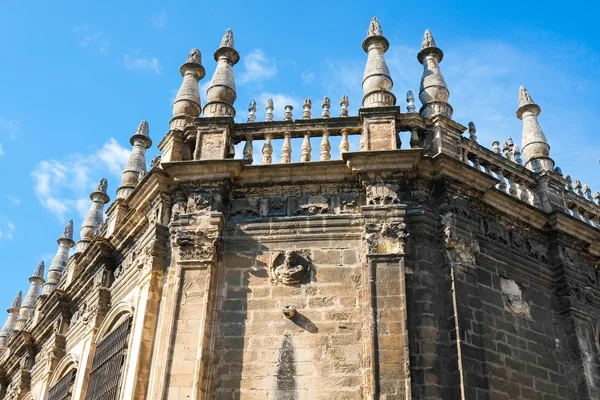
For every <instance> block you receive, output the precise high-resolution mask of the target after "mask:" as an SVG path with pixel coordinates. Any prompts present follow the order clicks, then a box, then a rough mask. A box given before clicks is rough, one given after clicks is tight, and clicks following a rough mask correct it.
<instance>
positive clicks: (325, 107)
mask: <svg viewBox="0 0 600 400" xmlns="http://www.w3.org/2000/svg"><path fill="white" fill-rule="evenodd" d="M330 107H331V101H330V100H329V97H327V96H325V97H324V98H323V105H322V108H323V111H322V112H321V118H329V117H330V116H331V114H330V112H329V108H330Z"/></svg>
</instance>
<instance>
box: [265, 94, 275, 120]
mask: <svg viewBox="0 0 600 400" xmlns="http://www.w3.org/2000/svg"><path fill="white" fill-rule="evenodd" d="M274 109H275V108H274V107H273V99H268V100H267V106H266V107H265V110H267V112H266V113H265V121H267V122H271V121H273V110H274Z"/></svg>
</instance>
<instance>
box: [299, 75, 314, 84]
mask: <svg viewBox="0 0 600 400" xmlns="http://www.w3.org/2000/svg"><path fill="white" fill-rule="evenodd" d="M314 80H315V73H314V72H303V73H302V83H304V84H305V85H307V84H309V83H311V82H312V81H314Z"/></svg>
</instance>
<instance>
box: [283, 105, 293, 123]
mask: <svg viewBox="0 0 600 400" xmlns="http://www.w3.org/2000/svg"><path fill="white" fill-rule="evenodd" d="M293 109H294V107H292V106H291V105H289V104H288V105H287V106H285V112H284V113H283V120H284V121H291V120H292V110H293Z"/></svg>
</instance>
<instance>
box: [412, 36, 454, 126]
mask: <svg viewBox="0 0 600 400" xmlns="http://www.w3.org/2000/svg"><path fill="white" fill-rule="evenodd" d="M443 58H444V53H443V52H442V50H440V49H439V48H438V47H437V45H436V43H435V40H434V39H433V35H432V34H431V31H430V30H429V29H427V30H425V34H424V35H423V41H422V43H421V51H420V52H419V54H417V60H419V62H420V63H421V64H422V65H423V75H422V76H421V88H420V91H419V99H421V104H423V106H422V107H421V109H420V110H419V112H420V113H421V115H422V116H423V117H425V118H432V117H435V116H436V115H443V116H445V117H448V118H452V113H453V110H452V106H451V105H450V104H449V103H448V98H449V97H450V91H449V90H448V86H447V85H446V80H445V79H444V76H443V75H442V71H441V69H440V62H441V61H442V59H443Z"/></svg>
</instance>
